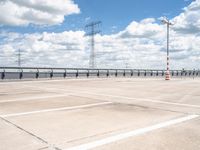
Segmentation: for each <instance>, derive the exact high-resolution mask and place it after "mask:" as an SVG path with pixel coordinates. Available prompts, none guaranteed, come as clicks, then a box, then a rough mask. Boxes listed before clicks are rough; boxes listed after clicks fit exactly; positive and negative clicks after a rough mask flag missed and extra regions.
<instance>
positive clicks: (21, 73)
mask: <svg viewBox="0 0 200 150" xmlns="http://www.w3.org/2000/svg"><path fill="white" fill-rule="evenodd" d="M22 78H23V69H21V72H20V73H19V79H20V80H21V79H22Z"/></svg>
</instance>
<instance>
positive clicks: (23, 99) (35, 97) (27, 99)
mask: <svg viewBox="0 0 200 150" xmlns="http://www.w3.org/2000/svg"><path fill="white" fill-rule="evenodd" d="M66 96H69V94H60V95H58V94H55V95H51V96H49V95H48V96H34V97H23V98H18V99H13V100H0V103H8V102H21V101H31V100H41V99H46V98H57V97H66Z"/></svg>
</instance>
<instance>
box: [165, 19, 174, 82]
mask: <svg viewBox="0 0 200 150" xmlns="http://www.w3.org/2000/svg"><path fill="white" fill-rule="evenodd" d="M162 23H163V24H167V71H166V76H165V80H170V69H169V27H170V25H173V24H172V23H171V22H170V21H169V20H168V19H167V18H163V20H162Z"/></svg>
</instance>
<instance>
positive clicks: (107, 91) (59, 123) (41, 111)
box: [0, 78, 200, 150]
mask: <svg viewBox="0 0 200 150" xmlns="http://www.w3.org/2000/svg"><path fill="white" fill-rule="evenodd" d="M199 124H200V80H199V79H194V80H193V79H174V80H171V81H165V80H163V79H153V78H151V79H139V78H138V79H134V78H132V79H131V78H108V79H103V78H101V79H67V80H39V81H21V82H19V81H17V82H0V150H52V149H53V150H55V149H56V150H67V149H69V150H86V149H97V150H114V149H116V150H124V149H126V150H132V149H137V150H160V149H164V150H171V149H173V150H191V149H192V150H199V149H200V146H199V145H200V142H199V141H200V128H199Z"/></svg>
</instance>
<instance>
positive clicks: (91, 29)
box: [85, 21, 102, 69]
mask: <svg viewBox="0 0 200 150" xmlns="http://www.w3.org/2000/svg"><path fill="white" fill-rule="evenodd" d="M101 24H102V22H101V21H95V22H91V23H89V24H87V25H86V26H85V28H86V30H87V33H86V36H90V37H91V52H90V61H89V66H90V68H92V69H94V68H96V60H95V58H96V54H95V35H96V34H98V33H101V30H99V27H100V25H101Z"/></svg>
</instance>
